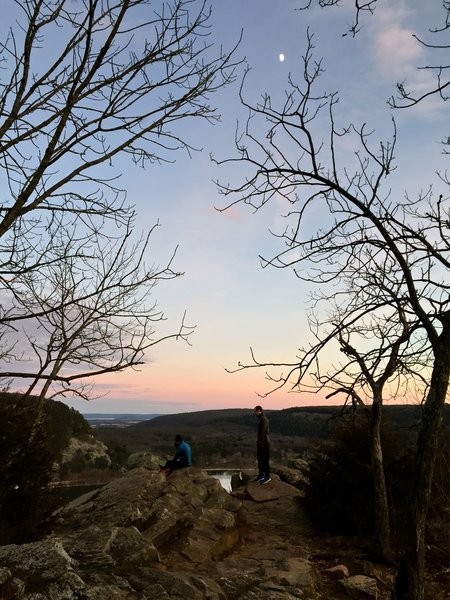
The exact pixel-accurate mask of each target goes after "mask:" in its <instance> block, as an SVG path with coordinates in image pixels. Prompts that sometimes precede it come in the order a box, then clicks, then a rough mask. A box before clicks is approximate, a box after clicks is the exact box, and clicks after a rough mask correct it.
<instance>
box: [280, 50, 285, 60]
mask: <svg viewBox="0 0 450 600" xmlns="http://www.w3.org/2000/svg"><path fill="white" fill-rule="evenodd" d="M284 59H285V56H284V54H283V53H282V52H280V54H279V55H278V60H279V61H280V62H284Z"/></svg>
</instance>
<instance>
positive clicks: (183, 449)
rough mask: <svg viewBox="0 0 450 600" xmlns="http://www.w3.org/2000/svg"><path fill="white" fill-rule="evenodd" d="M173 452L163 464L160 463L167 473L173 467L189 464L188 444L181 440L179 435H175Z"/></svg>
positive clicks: (172, 469)
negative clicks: (170, 457) (171, 456)
mask: <svg viewBox="0 0 450 600" xmlns="http://www.w3.org/2000/svg"><path fill="white" fill-rule="evenodd" d="M175 448H176V450H175V454H174V456H173V458H172V459H170V460H168V461H167V462H166V464H165V465H160V467H161V470H162V471H164V472H165V473H167V474H169V473H171V472H172V471H174V470H175V469H182V468H184V467H190V466H191V460H192V453H191V447H190V445H189V444H188V443H187V442H185V441H184V440H183V438H182V437H181V435H179V434H177V435H176V436H175Z"/></svg>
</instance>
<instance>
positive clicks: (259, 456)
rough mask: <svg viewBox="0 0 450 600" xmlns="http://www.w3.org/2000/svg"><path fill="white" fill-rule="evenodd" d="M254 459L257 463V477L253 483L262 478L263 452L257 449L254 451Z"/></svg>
mask: <svg viewBox="0 0 450 600" xmlns="http://www.w3.org/2000/svg"><path fill="white" fill-rule="evenodd" d="M256 459H257V461H258V476H257V477H256V479H255V481H260V480H261V479H262V478H263V477H264V450H263V449H261V448H258V449H257V451H256Z"/></svg>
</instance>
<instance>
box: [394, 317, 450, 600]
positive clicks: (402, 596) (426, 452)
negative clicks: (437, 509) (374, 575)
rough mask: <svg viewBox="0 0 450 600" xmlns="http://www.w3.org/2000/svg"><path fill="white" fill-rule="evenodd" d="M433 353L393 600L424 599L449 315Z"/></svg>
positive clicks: (449, 362) (449, 364) (449, 349)
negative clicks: (411, 495) (426, 545)
mask: <svg viewBox="0 0 450 600" xmlns="http://www.w3.org/2000/svg"><path fill="white" fill-rule="evenodd" d="M434 352H435V361H434V366H433V373H432V376H431V383H430V389H429V393H428V396H427V399H426V401H425V404H424V411H423V416H422V427H421V430H420V434H419V439H418V442H417V455H416V465H415V480H414V488H413V498H412V502H411V504H410V507H411V508H410V511H409V514H408V532H407V540H406V549H405V554H404V556H403V558H402V560H401V562H400V565H399V569H398V572H397V577H396V582H395V595H394V598H395V600H424V598H425V589H424V587H425V528H426V519H427V512H428V507H429V504H430V497H431V485H432V481H433V473H434V465H435V462H436V456H437V453H438V438H439V435H438V434H439V428H440V426H441V423H442V411H443V408H444V404H445V400H446V397H447V388H448V382H449V378H450V313H447V314H446V315H445V321H444V322H443V330H442V333H441V335H440V336H439V342H438V344H436V346H435V348H434Z"/></svg>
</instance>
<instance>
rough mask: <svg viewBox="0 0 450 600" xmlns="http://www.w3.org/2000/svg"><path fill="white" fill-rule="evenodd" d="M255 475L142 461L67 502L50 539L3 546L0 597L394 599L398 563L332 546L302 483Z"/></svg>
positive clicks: (72, 599)
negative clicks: (223, 477)
mask: <svg viewBox="0 0 450 600" xmlns="http://www.w3.org/2000/svg"><path fill="white" fill-rule="evenodd" d="M282 475H285V474H282ZM253 476H254V474H252V473H247V474H243V477H242V479H239V478H237V479H236V478H235V479H234V481H233V493H232V494H228V493H227V492H225V491H224V490H223V489H222V487H221V486H220V484H219V482H218V481H217V480H216V479H213V478H211V477H210V476H208V474H207V473H205V472H202V471H200V470H198V469H194V468H189V469H183V470H180V471H178V472H175V473H172V474H171V475H169V476H168V477H165V476H164V475H162V474H160V473H159V472H158V471H156V470H149V469H148V468H143V467H138V468H135V469H132V470H131V471H129V472H128V473H127V474H125V475H124V476H123V477H121V478H119V479H116V480H114V481H112V482H110V483H109V484H107V485H105V486H104V487H103V488H101V489H100V490H97V491H95V492H91V493H90V494H87V495H85V496H83V497H81V498H79V499H77V500H75V501H74V502H72V503H71V504H69V505H67V506H66V507H64V508H63V509H61V510H60V511H59V513H58V515H57V520H56V522H55V525H54V531H53V533H52V534H51V535H50V536H48V537H47V538H46V539H44V540H41V541H39V542H35V543H30V544H24V545H21V546H3V547H0V565H1V566H0V590H1V598H2V600H13V599H14V600H75V599H78V600H114V599H118V600H204V599H205V600H206V599H207V600H291V599H292V600H294V599H301V600H325V599H327V600H340V599H342V600H345V599H349V598H354V599H358V598H361V599H370V598H374V599H379V600H384V599H388V598H389V595H390V592H389V590H390V587H391V584H392V573H391V572H390V570H389V569H388V568H386V567H383V566H380V565H374V564H373V563H371V562H369V561H368V560H367V557H366V556H365V555H364V552H363V551H359V550H355V546H353V547H351V546H348V547H347V548H346V547H345V545H344V544H342V543H341V541H340V540H332V539H331V538H327V539H328V542H327V545H325V544H324V538H318V537H315V536H314V534H313V532H312V531H311V530H310V528H309V526H308V522H307V520H306V518H305V516H304V514H303V512H302V510H301V506H300V502H299V495H300V492H299V491H298V489H297V488H296V487H295V486H294V485H291V484H289V483H286V482H285V481H281V480H280V477H279V476H278V475H274V476H273V478H272V481H271V482H270V483H269V484H267V485H265V486H261V485H259V484H257V483H253V482H252V477H253ZM284 478H286V477H284Z"/></svg>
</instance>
